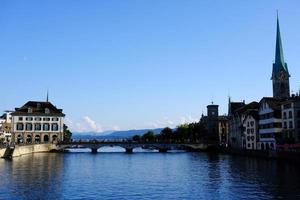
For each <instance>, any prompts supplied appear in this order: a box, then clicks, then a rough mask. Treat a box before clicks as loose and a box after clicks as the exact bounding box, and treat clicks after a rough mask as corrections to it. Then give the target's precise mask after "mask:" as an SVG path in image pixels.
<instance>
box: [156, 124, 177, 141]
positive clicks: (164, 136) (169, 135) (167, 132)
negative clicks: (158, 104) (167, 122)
mask: <svg viewBox="0 0 300 200" xmlns="http://www.w3.org/2000/svg"><path fill="white" fill-rule="evenodd" d="M158 137H159V140H160V141H171V140H172V139H173V130H172V129H171V128H169V127H166V128H164V129H163V130H161V132H160V134H159V136H158Z"/></svg>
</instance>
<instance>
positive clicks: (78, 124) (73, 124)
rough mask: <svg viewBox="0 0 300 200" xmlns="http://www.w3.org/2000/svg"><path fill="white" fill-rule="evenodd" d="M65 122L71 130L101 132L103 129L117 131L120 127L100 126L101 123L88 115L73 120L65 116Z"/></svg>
mask: <svg viewBox="0 0 300 200" xmlns="http://www.w3.org/2000/svg"><path fill="white" fill-rule="evenodd" d="M65 123H66V124H67V126H68V127H69V129H70V130H71V131H73V132H79V133H80V132H97V133H101V132H104V131H119V130H121V128H120V127H119V126H118V125H114V126H106V127H104V126H102V124H100V123H98V122H96V120H94V119H92V118H91V117H90V116H84V117H83V118H81V119H80V120H77V121H73V120H71V119H69V118H65Z"/></svg>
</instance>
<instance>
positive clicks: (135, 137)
mask: <svg viewBox="0 0 300 200" xmlns="http://www.w3.org/2000/svg"><path fill="white" fill-rule="evenodd" d="M132 140H133V141H136V142H139V141H140V140H141V136H139V135H134V136H133V137H132Z"/></svg>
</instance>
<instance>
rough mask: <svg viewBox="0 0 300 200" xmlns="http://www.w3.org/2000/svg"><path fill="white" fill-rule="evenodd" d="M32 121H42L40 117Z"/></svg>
mask: <svg viewBox="0 0 300 200" xmlns="http://www.w3.org/2000/svg"><path fill="white" fill-rule="evenodd" d="M34 120H35V121H41V120H42V118H40V117H36V118H35V119H34Z"/></svg>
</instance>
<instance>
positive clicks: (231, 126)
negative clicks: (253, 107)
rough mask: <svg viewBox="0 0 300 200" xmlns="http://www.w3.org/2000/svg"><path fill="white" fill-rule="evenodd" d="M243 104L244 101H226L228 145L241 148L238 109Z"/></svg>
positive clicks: (240, 121) (240, 120) (240, 119)
mask: <svg viewBox="0 0 300 200" xmlns="http://www.w3.org/2000/svg"><path fill="white" fill-rule="evenodd" d="M243 106H245V102H244V101H242V102H231V99H230V98H229V102H228V146H230V147H232V148H242V146H243V145H242V134H243V132H242V118H241V115H240V113H239V112H238V111H237V110H238V109H240V108H242V107H243Z"/></svg>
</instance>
